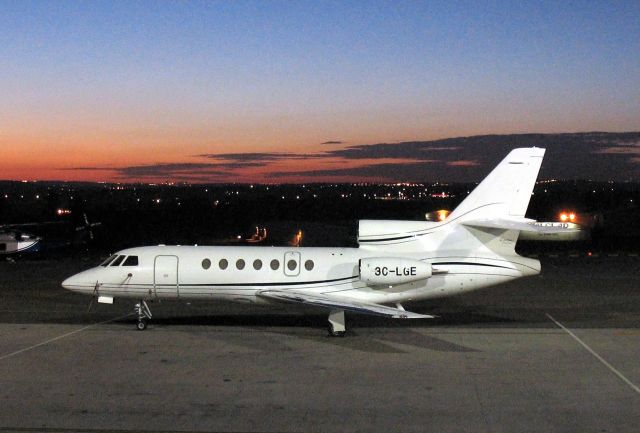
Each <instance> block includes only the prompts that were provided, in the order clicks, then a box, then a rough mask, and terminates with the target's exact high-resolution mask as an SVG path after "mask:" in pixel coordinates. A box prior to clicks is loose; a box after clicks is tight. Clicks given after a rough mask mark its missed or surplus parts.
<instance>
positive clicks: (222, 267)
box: [218, 259, 229, 271]
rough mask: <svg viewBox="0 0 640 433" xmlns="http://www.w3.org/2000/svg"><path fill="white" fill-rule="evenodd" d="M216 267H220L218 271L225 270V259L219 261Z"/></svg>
mask: <svg viewBox="0 0 640 433" xmlns="http://www.w3.org/2000/svg"><path fill="white" fill-rule="evenodd" d="M218 266H220V269H222V270H223V271H224V270H225V269H227V266H229V262H228V261H227V259H220V261H219V262H218Z"/></svg>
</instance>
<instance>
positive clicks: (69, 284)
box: [62, 275, 78, 291]
mask: <svg viewBox="0 0 640 433" xmlns="http://www.w3.org/2000/svg"><path fill="white" fill-rule="evenodd" d="M62 287H64V288H65V289H67V290H71V291H75V290H77V289H78V276H77V275H73V276H71V277H69V278H67V279H66V280H64V281H63V282H62Z"/></svg>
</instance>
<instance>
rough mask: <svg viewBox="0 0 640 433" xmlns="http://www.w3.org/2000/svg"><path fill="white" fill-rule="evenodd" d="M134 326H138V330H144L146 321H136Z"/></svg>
mask: <svg viewBox="0 0 640 433" xmlns="http://www.w3.org/2000/svg"><path fill="white" fill-rule="evenodd" d="M136 328H138V331H144V330H145V329H147V322H145V321H144V320H140V321H138V323H137V325H136Z"/></svg>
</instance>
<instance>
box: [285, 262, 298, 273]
mask: <svg viewBox="0 0 640 433" xmlns="http://www.w3.org/2000/svg"><path fill="white" fill-rule="evenodd" d="M297 267H298V263H297V262H296V261H295V260H289V261H288V262H287V268H289V270H290V271H295V270H296V268H297Z"/></svg>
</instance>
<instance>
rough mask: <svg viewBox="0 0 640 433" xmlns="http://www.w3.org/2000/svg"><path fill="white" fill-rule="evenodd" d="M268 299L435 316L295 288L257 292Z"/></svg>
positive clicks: (378, 312) (357, 310)
mask: <svg viewBox="0 0 640 433" xmlns="http://www.w3.org/2000/svg"><path fill="white" fill-rule="evenodd" d="M257 295H258V296H262V297H263V298H266V299H272V300H275V301H283V302H291V303H298V304H306V305H315V306H317V307H325V308H333V309H339V310H345V311H352V312H354V313H361V314H372V315H376V316H385V317H392V318H395V319H433V318H434V316H429V315H426V314H418V313H412V312H410V311H404V310H401V309H399V308H394V307H388V306H386V305H380V304H374V303H369V302H362V301H356V300H351V299H344V298H337V297H335V296H330V295H323V294H318V293H313V294H311V293H305V292H297V291H294V290H261V291H259V292H258V293H257Z"/></svg>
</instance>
